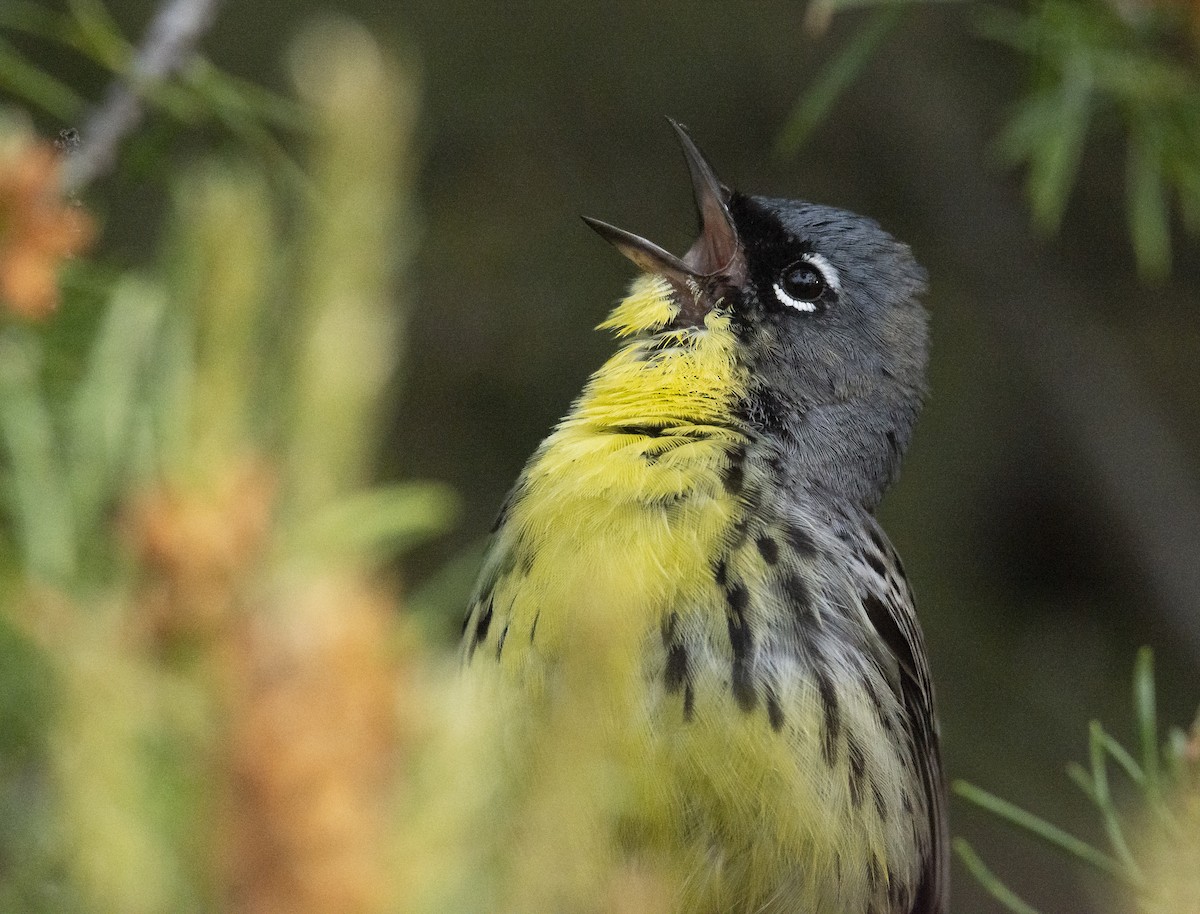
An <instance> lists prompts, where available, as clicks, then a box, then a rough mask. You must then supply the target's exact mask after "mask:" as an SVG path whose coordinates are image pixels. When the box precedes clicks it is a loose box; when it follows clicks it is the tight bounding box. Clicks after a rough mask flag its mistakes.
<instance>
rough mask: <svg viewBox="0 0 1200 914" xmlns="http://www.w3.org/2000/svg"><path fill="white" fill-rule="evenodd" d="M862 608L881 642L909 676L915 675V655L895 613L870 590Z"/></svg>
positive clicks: (864, 598)
mask: <svg viewBox="0 0 1200 914" xmlns="http://www.w3.org/2000/svg"><path fill="white" fill-rule="evenodd" d="M863 609H864V610H866V613H867V619H868V620H869V621H870V623H871V625H872V626H873V627H874V629H875V631H876V632H877V633H878V634H879V637H880V638H882V639H883V643H884V644H886V645H887V646H888V650H890V651H891V652H892V654H893V656H895V658H896V661H897V662H898V663H899V664H900V666H901V667H903V668H904V670H905V671H906V672H907V673H908V675H909V676H915V675H916V674H915V673H914V671H915V670H916V668H917V664H916V657H915V656H913V649H912V645H911V644H909V643H908V638H906V637H905V636H904V632H903V631H902V630H901V629H900V623H899V622H897V621H896V617H895V615H894V614H893V613H892V612H891V611H890V610H889V609H888V608H887V606H886V604H884V602H883V601H882V600H881V599H879V597H878V596H877V595H876V594H875V593H873V592H870V591H868V592H867V594H866V595H865V596H864V597H863Z"/></svg>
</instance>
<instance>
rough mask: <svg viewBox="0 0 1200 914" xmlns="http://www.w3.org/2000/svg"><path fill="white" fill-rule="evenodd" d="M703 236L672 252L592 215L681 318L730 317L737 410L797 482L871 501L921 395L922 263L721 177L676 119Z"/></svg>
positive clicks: (874, 227) (826, 211)
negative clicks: (740, 391) (739, 370)
mask: <svg viewBox="0 0 1200 914" xmlns="http://www.w3.org/2000/svg"><path fill="white" fill-rule="evenodd" d="M674 126H675V127H676V130H677V133H678V134H679V137H680V141H681V143H682V145H683V148H684V153H685V155H686V156H687V159H688V165H689V167H690V170H691V172H692V179H693V185H694V190H695V194H696V202H697V207H698V209H699V211H700V219H701V230H700V237H699V238H698V239H697V241H696V243H695V244H694V245H693V246H692V248H691V250H690V251H688V253H687V254H686V255H685V256H684V257H682V258H678V257H675V256H674V255H672V254H670V253H668V252H666V251H664V250H663V249H662V248H660V247H658V246H657V245H654V244H652V243H651V242H648V241H646V240H645V239H642V238H639V237H637V236H636V235H631V234H629V233H627V232H624V231H622V230H620V229H616V228H613V227H612V226H609V225H606V224H604V223H599V222H596V221H595V220H588V222H589V224H590V225H592V227H593V228H595V229H596V230H597V231H599V232H600V234H601V235H603V236H604V237H605V238H607V239H608V240H609V241H611V242H612V243H613V244H615V245H616V246H617V247H618V248H619V249H620V250H621V251H622V252H623V253H625V254H626V255H627V256H629V257H630V258H631V259H632V260H634V261H635V262H636V263H637V264H638V265H639V266H641V267H642V268H643V269H644V270H647V271H650V272H654V273H658V274H659V275H662V276H664V277H666V278H667V279H668V280H670V281H671V283H672V285H673V286H674V287H675V298H676V301H677V303H678V304H679V315H678V317H677V319H676V322H675V324H676V326H679V325H693V326H697V327H699V326H703V323H704V318H705V317H706V316H707V315H708V314H709V313H710V312H712V311H713V310H715V309H721V310H723V311H725V312H727V313H729V315H730V317H731V319H732V324H733V327H734V331H735V333H736V334H737V335H738V340H739V343H740V345H739V347H738V351H739V354H740V357H741V359H742V361H743V364H744V366H745V367H746V369H747V373H748V375H749V378H750V391H749V393H748V395H747V397H746V398H745V400H744V402H743V403H742V404H741V406H740V413H741V416H740V418H741V419H742V420H743V421H744V423H745V424H746V425H747V426H748V431H750V432H751V433H752V434H754V437H755V438H756V439H757V440H758V441H759V442H761V443H762V445H763V446H765V447H767V448H769V449H771V450H773V451H775V452H776V453H777V455H778V457H779V458H781V459H780V461H779V465H780V468H781V471H782V472H783V474H784V475H785V476H790V477H792V478H791V482H792V483H793V484H794V485H796V486H798V487H803V488H804V489H807V490H809V491H810V492H812V493H813V494H823V495H828V496H831V497H834V498H838V499H846V500H849V501H852V502H854V503H856V504H859V505H862V506H863V507H865V508H867V509H868V510H873V509H874V508H875V506H876V505H877V504H878V502H879V499H880V497H881V496H882V494H883V491H884V490H885V489H886V488H887V486H888V485H889V484H890V482H891V481H892V480H893V479H894V477H895V475H896V472H897V470H898V468H899V462H900V458H901V456H902V454H903V452H904V450H905V448H906V447H907V446H908V442H909V439H910V438H911V435H912V429H913V425H914V423H915V421H916V417H917V413H918V411H919V410H920V407H921V403H922V401H923V399H924V393H925V366H926V360H927V353H928V327H927V315H926V312H925V309H924V307H923V306H922V305H921V302H920V296H921V294H922V293H923V292H924V290H925V271H924V270H923V269H922V268H921V267H920V266H919V265H918V264H917V262H916V261H915V260H914V259H913V257H912V253H911V252H910V250H909V248H908V246H907V245H904V244H901V243H900V242H898V241H896V240H895V239H894V238H892V237H891V236H890V235H889V234H887V232H885V231H884V230H883V229H881V228H880V227H879V225H878V224H877V223H875V222H874V221H873V220H871V219H867V218H864V217H863V216H858V215H855V214H854V213H849V212H846V211H844V210H838V209H833V208H831V207H827V206H819V205H816V204H812V203H805V202H801V201H796V200H780V199H770V198H765V197H751V196H746V195H744V194H741V193H738V192H736V191H732V190H730V189H729V188H727V187H726V186H725V185H723V184H721V182H720V181H718V180H717V178H716V176H715V175H714V173H713V171H712V168H711V167H710V166H709V165H708V163H707V161H705V159H704V158H703V156H702V155H701V154H700V152H699V150H698V149H697V148H696V146H695V145H694V144H693V143H692V141H691V139H690V138H689V137H688V135H687V133H686V132H685V131H684V130H683V128H682V127H680V126H679V125H674Z"/></svg>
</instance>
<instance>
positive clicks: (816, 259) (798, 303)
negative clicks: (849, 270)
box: [772, 253, 842, 314]
mask: <svg viewBox="0 0 1200 914" xmlns="http://www.w3.org/2000/svg"><path fill="white" fill-rule="evenodd" d="M800 259H801V260H802V261H804V262H805V263H807V264H810V265H811V266H812V267H814V268H815V269H816V271H817V272H818V273H820V274H821V278H822V279H824V280H825V284H826V285H827V286H829V288H830V289H832V290H833V292H834V294H837V293H838V292H841V291H842V282H841V277H840V276H838V271H837V270H835V269H834V267H833V264H831V263H830V262H829V261H828V260H826V259H825V258H824V257H822V256H821V255H820V254H816V253H809V254H801V255H800ZM772 291H773V292H774V293H775V297H776V298H777V299H779V302H780V304H783V305H786V306H787V307H789V308H795V309H796V310H797V311H803V312H805V313H806V314H813V313H815V312H816V310H817V303H816V302H815V301H806V300H804V299H802V298H795V297H794V296H791V295H788V293H787V292H785V291H784V288H783V283H781V282H776V283H775V285H774V286H772Z"/></svg>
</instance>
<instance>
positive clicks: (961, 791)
mask: <svg viewBox="0 0 1200 914" xmlns="http://www.w3.org/2000/svg"><path fill="white" fill-rule="evenodd" d="M954 792H955V793H957V794H958V795H959V796H960V797H962V798H963V799H966V800H969V801H970V802H972V803H974V804H975V805H976V806H979V807H980V808H982V809H986V810H987V811H988V812H991V813H993V814H995V815H997V816H999V817H1000V818H1001V819H1004V820H1005V821H1006V822H1009V823H1010V824H1012V825H1015V826H1017V827H1018V828H1021V829H1023V830H1025V831H1027V832H1029V833H1030V834H1032V835H1034V836H1036V837H1038V838H1040V839H1041V840H1042V841H1044V842H1046V843H1047V844H1049V845H1050V846H1051V847H1054V848H1056V849H1057V850H1060V851H1063V852H1064V853H1066V854H1068V855H1070V856H1072V857H1075V858H1076V859H1078V860H1081V861H1083V862H1084V863H1087V864H1089V865H1091V866H1093V867H1095V868H1096V869H1098V870H1100V871H1102V872H1104V873H1106V874H1108V875H1109V876H1112V877H1113V878H1115V879H1119V880H1120V881H1122V882H1125V883H1127V884H1135V883H1134V882H1133V880H1131V879H1130V875H1129V873H1128V872H1127V871H1126V869H1125V867H1124V866H1122V865H1121V863H1120V862H1119V861H1117V860H1115V859H1113V858H1112V857H1110V856H1109V855H1108V854H1106V853H1104V852H1103V851H1101V850H1099V849H1097V848H1095V847H1092V846H1091V845H1090V844H1088V843H1087V842H1086V841H1081V840H1080V839H1079V838H1076V837H1075V836H1074V835H1072V834H1069V833H1068V832H1065V831H1063V830H1062V829H1061V828H1059V827H1058V826H1056V825H1052V824H1051V823H1049V822H1047V821H1046V820H1045V819H1042V818H1040V817H1039V816H1035V815H1034V814H1033V813H1031V812H1027V811H1025V810H1024V809H1021V807H1019V806H1016V805H1014V804H1012V803H1009V802H1008V801H1007V800H1002V799H1001V798H1000V797H998V796H996V795H995V794H992V793H988V792H987V791H986V790H983V789H982V788H980V787H976V786H975V785H974V784H970V783H968V782H966V781H956V782H955V783H954Z"/></svg>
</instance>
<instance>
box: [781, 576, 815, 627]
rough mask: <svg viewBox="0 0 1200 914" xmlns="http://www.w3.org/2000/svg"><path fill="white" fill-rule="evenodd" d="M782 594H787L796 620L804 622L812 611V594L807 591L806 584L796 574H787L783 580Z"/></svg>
mask: <svg viewBox="0 0 1200 914" xmlns="http://www.w3.org/2000/svg"><path fill="white" fill-rule="evenodd" d="M783 592H784V593H785V594H787V598H788V600H789V601H790V602H791V606H792V612H793V613H794V614H795V616H796V618H797V619H799V620H802V621H806V617H807V616H811V615H812V611H813V602H812V593H811V591H809V589H808V582H807V581H805V580H804V578H802V577H800V575H798V574H789V575H788V576H787V577H785V578H784V579H783Z"/></svg>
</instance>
